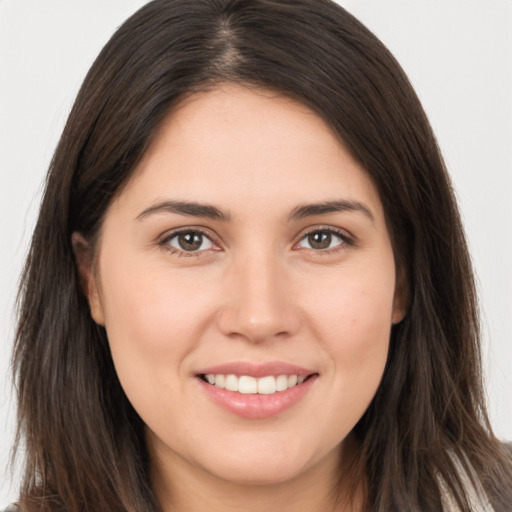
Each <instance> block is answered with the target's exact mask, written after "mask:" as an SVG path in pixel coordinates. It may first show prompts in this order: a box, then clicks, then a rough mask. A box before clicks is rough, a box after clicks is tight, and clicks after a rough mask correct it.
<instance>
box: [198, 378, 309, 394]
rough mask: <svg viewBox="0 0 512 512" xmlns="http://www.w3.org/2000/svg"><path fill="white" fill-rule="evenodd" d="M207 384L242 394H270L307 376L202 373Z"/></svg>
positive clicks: (301, 380)
mask: <svg viewBox="0 0 512 512" xmlns="http://www.w3.org/2000/svg"><path fill="white" fill-rule="evenodd" d="M203 378H204V380H206V381H207V382H208V383H209V384H211V385H213V386H216V387H218V388H221V389H227V390H228V391H235V392H238V393H242V394H259V395H272V394H274V393H279V392H283V391H286V390H287V389H290V388H292V387H294V386H298V385H300V384H302V383H303V382H304V380H305V379H306V378H307V377H304V376H299V375H278V376H273V375H267V376H265V377H261V378H256V377H251V376H250V375H240V376H237V375H233V374H228V375H225V374H213V373H208V374H206V375H203Z"/></svg>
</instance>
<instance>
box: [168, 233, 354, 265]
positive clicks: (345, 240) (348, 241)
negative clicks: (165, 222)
mask: <svg viewBox="0 0 512 512" xmlns="http://www.w3.org/2000/svg"><path fill="white" fill-rule="evenodd" d="M315 233H327V234H330V235H334V236H336V237H338V238H340V239H341V241H342V243H340V244H338V245H336V246H335V247H332V248H327V249H319V250H315V249H312V248H300V249H298V250H311V251H314V252H315V254H318V255H321V256H327V255H330V254H334V253H337V252H339V251H342V250H345V249H347V248H348V247H350V246H353V245H354V243H355V242H354V239H353V238H352V237H350V236H349V235H348V234H347V233H346V232H345V231H343V230H341V229H336V228H333V227H321V226H320V227H316V228H315V229H311V230H310V231H307V232H305V233H303V234H302V235H301V236H300V238H299V240H298V242H296V243H295V244H294V247H295V246H297V245H298V244H299V243H300V242H301V241H302V240H304V239H305V238H306V237H308V236H310V235H313V234H315ZM183 234H196V235H197V234H198V235H201V236H203V237H205V238H207V239H208V240H210V242H211V243H212V244H213V245H214V246H215V247H218V244H216V243H215V241H214V240H213V237H212V236H211V235H209V234H208V233H206V232H205V231H203V230H202V229H200V228H186V229H179V230H177V231H173V232H172V233H170V234H168V235H167V236H165V238H163V239H162V240H161V241H160V242H159V245H160V246H162V247H163V248H165V249H166V250H167V251H169V252H170V254H173V255H178V256H179V257H188V258H189V257H195V258H197V257H200V256H202V255H203V254H204V253H205V252H208V251H211V250H214V251H217V250H219V249H203V250H196V251H185V250H180V249H177V248H175V247H172V246H171V245H169V243H170V241H171V240H173V239H174V238H176V237H178V236H180V235H183Z"/></svg>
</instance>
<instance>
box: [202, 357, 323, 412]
mask: <svg viewBox="0 0 512 512" xmlns="http://www.w3.org/2000/svg"><path fill="white" fill-rule="evenodd" d="M206 374H222V375H230V374H232V375H237V376H240V375H249V376H251V377H255V378H258V377H266V376H268V375H274V376H278V375H297V376H301V377H308V376H309V378H308V379H306V380H305V381H304V382H303V383H302V384H298V385H296V386H293V387H291V388H289V389H287V390H286V391H279V392H277V393H273V394H271V395H259V394H243V393H237V392H235V391H228V390H227V389H222V388H218V387H217V386H214V385H212V384H209V383H208V382H206V381H205V380H204V379H203V378H202V376H203V375H206ZM317 378H318V374H317V373H315V372H313V371H311V370H307V369H305V368H301V367H298V366H295V365H290V364H287V363H281V362H271V363H265V364H260V365H255V364H252V363H244V362H237V363H228V364H222V365H219V366H213V367H210V368H204V369H203V370H201V371H200V372H199V373H198V374H197V379H196V380H197V382H198V383H199V384H200V386H201V387H202V389H203V391H205V393H206V394H207V395H208V396H209V397H210V398H211V399H212V400H213V401H214V402H215V403H216V404H218V405H220V406H221V407H222V408H224V409H225V410H227V411H229V412H231V413H233V414H236V415H237V416H240V417H242V418H248V419H264V418H270V417H272V416H276V415H278V414H280V413H282V412H284V411H286V410H287V409H289V408H291V407H292V406H294V405H295V404H297V403H298V402H299V401H300V400H301V399H302V398H304V396H305V395H306V394H307V393H308V391H309V390H310V389H311V387H312V386H313V384H314V382H315V381H316V379H317Z"/></svg>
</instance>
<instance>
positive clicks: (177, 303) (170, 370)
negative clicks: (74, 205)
mask: <svg viewBox="0 0 512 512" xmlns="http://www.w3.org/2000/svg"><path fill="white" fill-rule="evenodd" d="M108 263H109V262H108V260H107V259H106V258H105V262H104V267H105V272H104V273H103V275H104V276H106V277H105V279H104V280H103V281H102V303H103V308H104V313H105V327H106V330H107V336H108V339H109V344H110V348H111V352H112V358H113V361H114V365H115V367H116V371H117V374H118V377H119V380H120V382H121V385H122V387H123V389H124V390H125V393H126V394H127V396H128V398H129V399H130V401H131V402H132V404H133V405H134V407H135V409H136V410H138V412H139V414H141V416H143V417H144V416H145V412H147V410H151V411H153V412H152V414H153V413H154V411H155V410H157V409H159V407H158V397H161V396H163V394H164V395H165V396H166V397H167V400H169V401H170V402H173V401H175V400H177V399H178V397H177V396H176V393H175V390H176V389H178V385H179V383H180V382H181V381H182V380H183V378H186V377H187V375H186V373H185V365H184V364H183V362H184V361H185V360H186V358H187V356H188V354H190V353H191V352H193V350H194V348H195V347H196V345H197V343H199V340H200V333H201V331H202V329H203V325H204V323H205V322H208V319H209V317H210V316H211V311H210V308H209V302H208V298H207V297H205V295H204V294H205V293H207V291H208V290H199V289H198V287H197V286H198V282H201V280H200V279H197V277H192V276H187V275H186V273H181V275H180V274H179V273H173V272H171V271H170V270H169V269H162V268H161V267H158V266H150V265H148V264H146V265H145V266H143V265H137V264H136V261H135V262H134V261H129V262H128V261H126V262H123V261H122V260H116V264H115V265H110V266H109V267H108V270H107V264H108ZM155 404H156V405H155ZM177 405H178V404H177Z"/></svg>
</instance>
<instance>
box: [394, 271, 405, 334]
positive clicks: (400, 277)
mask: <svg viewBox="0 0 512 512" xmlns="http://www.w3.org/2000/svg"><path fill="white" fill-rule="evenodd" d="M408 307H409V286H408V282H407V276H406V273H405V271H404V270H403V268H402V267H399V268H398V269H397V271H396V284H395V296H394V297H393V315H392V317H391V322H392V323H393V325H395V324H399V323H400V322H401V321H402V320H403V319H404V317H405V315H406V314H407V309H408Z"/></svg>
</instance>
